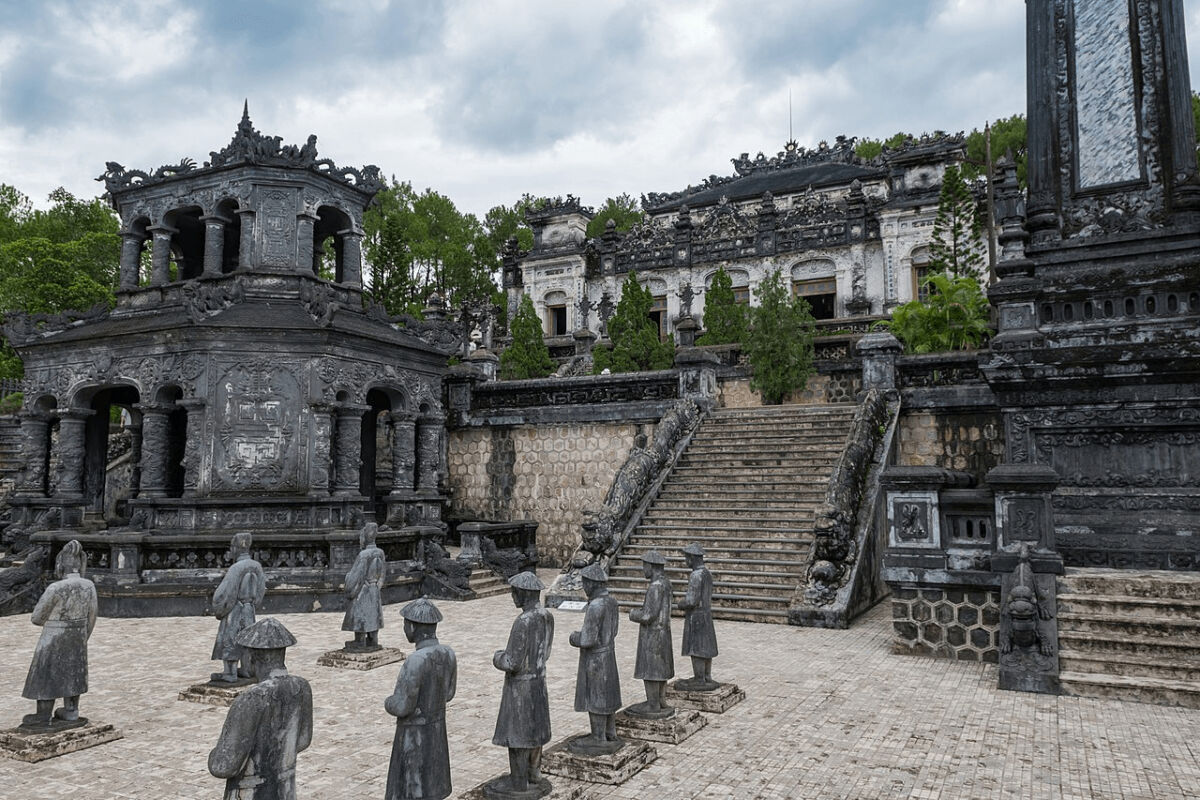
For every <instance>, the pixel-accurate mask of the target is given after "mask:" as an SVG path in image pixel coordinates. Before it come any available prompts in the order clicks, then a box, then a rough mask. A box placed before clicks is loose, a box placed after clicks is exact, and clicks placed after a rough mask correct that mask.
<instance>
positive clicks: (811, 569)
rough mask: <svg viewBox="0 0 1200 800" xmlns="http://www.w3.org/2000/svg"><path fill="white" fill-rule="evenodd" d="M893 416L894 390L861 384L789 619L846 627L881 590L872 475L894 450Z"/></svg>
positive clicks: (876, 484)
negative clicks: (862, 391)
mask: <svg viewBox="0 0 1200 800" xmlns="http://www.w3.org/2000/svg"><path fill="white" fill-rule="evenodd" d="M899 418H900V398H899V394H898V393H897V392H894V391H892V392H888V391H885V390H882V389H879V388H872V389H870V390H868V391H867V392H866V393H865V395H864V396H863V398H862V400H861V402H860V403H859V406H858V408H857V409H856V410H855V412H854V419H853V421H852V422H851V424H850V431H849V433H848V434H847V435H846V444H845V446H844V447H843V449H842V454H841V456H840V457H839V458H838V461H837V463H836V464H835V466H834V468H833V472H832V474H831V475H830V478H829V486H828V488H827V490H826V494H825V502H824V503H823V504H822V505H821V506H819V507H818V508H817V511H816V513H815V515H814V520H813V546H812V549H811V551H810V552H809V558H808V567H807V568H806V569H805V577H804V581H803V582H802V583H801V585H800V586H799V587H798V588H797V590H796V593H795V594H794V595H793V598H792V602H791V605H790V608H789V609H788V619H789V622H791V623H792V624H795V625H805V626H809V627H822V628H846V627H848V626H849V624H850V620H852V619H853V618H854V617H855V616H856V615H858V614H859V613H861V612H863V611H865V610H866V609H867V608H869V607H870V606H871V605H873V604H874V602H875V601H876V600H877V599H878V598H879V597H882V596H883V594H885V593H886V589H885V588H884V586H883V584H882V582H881V578H880V575H879V556H880V554H881V553H882V546H881V543H880V542H879V541H877V539H878V538H879V536H881V535H882V530H883V526H876V524H875V520H876V517H877V515H878V513H879V507H880V502H881V497H882V496H883V495H884V493H883V492H882V491H881V490H880V477H881V475H882V473H883V469H884V467H885V466H886V465H887V464H888V462H889V461H890V460H891V458H892V453H893V452H894V450H895V439H896V430H897V427H898V421H899ZM877 528H878V530H877Z"/></svg>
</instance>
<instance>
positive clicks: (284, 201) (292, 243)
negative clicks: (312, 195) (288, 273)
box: [259, 188, 297, 267]
mask: <svg viewBox="0 0 1200 800" xmlns="http://www.w3.org/2000/svg"><path fill="white" fill-rule="evenodd" d="M296 205H297V204H296V192H295V191H293V190H288V189H281V188H270V189H267V190H266V191H264V192H263V193H262V195H261V201H260V206H259V220H260V222H259V225H260V230H261V231H262V264H263V266H267V267H288V266H293V265H294V264H295V262H296Z"/></svg>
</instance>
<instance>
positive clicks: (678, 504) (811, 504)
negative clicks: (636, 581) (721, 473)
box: [653, 489, 819, 513]
mask: <svg viewBox="0 0 1200 800" xmlns="http://www.w3.org/2000/svg"><path fill="white" fill-rule="evenodd" d="M663 491H666V490H665V489H664V490H663ZM735 499H736V498H729V497H714V498H709V499H703V498H697V497H695V496H689V497H666V498H664V497H663V496H662V494H659V496H658V498H657V499H656V500H655V502H654V506H653V507H654V508H658V507H659V506H662V507H663V508H665V509H672V508H701V507H703V508H729V507H730V504H731V503H732V502H733V501H734V500H735ZM739 504H740V505H742V506H744V507H745V508H746V510H747V511H753V510H755V509H758V510H761V511H791V512H793V513H801V512H804V511H807V510H809V509H812V508H815V507H816V506H817V505H818V504H819V501H814V500H794V499H790V498H787V497H780V498H767V499H748V500H743V501H741V502H740V503H739Z"/></svg>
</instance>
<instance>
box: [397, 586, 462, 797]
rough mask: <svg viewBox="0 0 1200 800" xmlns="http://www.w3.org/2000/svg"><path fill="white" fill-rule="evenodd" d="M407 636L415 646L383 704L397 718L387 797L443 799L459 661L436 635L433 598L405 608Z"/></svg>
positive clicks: (439, 618)
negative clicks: (448, 710)
mask: <svg viewBox="0 0 1200 800" xmlns="http://www.w3.org/2000/svg"><path fill="white" fill-rule="evenodd" d="M400 616H402V617H403V618H404V636H405V638H407V639H408V640H409V641H410V642H412V643H413V644H414V645H416V649H415V651H414V652H413V654H412V655H411V656H409V657H408V658H407V659H405V661H404V666H403V667H401V668H400V677H399V678H398V679H397V680H396V689H395V691H393V692H392V694H391V696H389V697H388V698H387V699H386V700H385V701H384V703H383V707H384V708H385V709H386V710H387V712H388V713H389V714H391V715H392V716H393V717H395V718H396V736H395V738H394V739H393V740H392V760H391V764H390V765H389V766H388V777H387V789H386V794H385V795H384V797H385V799H386V800H441V798H443V797H447V796H449V794H450V792H451V788H450V745H449V742H448V741H447V739H446V704H447V703H449V702H450V701H451V700H453V699H454V691H455V688H456V686H457V682H458V664H457V661H456V660H455V657H454V651H453V650H451V649H450V648H449V647H447V646H446V645H444V644H441V643H439V642H438V640H437V626H438V623H439V622H441V621H442V612H440V611H438V608H437V606H435V605H434V604H433V603H432V602H430V601H429V600H428V599H426V598H424V597H422V598H420V599H418V600H414V601H412V602H411V603H409V604H408V605H406V606H405V607H404V608H403V609H401V610H400Z"/></svg>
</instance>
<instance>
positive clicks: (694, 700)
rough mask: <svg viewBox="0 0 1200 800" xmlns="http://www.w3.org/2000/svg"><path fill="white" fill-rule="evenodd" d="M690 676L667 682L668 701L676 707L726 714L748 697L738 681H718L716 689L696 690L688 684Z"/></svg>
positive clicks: (666, 696) (666, 695) (666, 697)
mask: <svg viewBox="0 0 1200 800" xmlns="http://www.w3.org/2000/svg"><path fill="white" fill-rule="evenodd" d="M690 680H691V679H690V678H680V679H678V680H674V681H671V682H670V683H668V684H667V691H666V694H665V695H664V699H665V700H666V702H668V703H670V704H671V705H673V706H675V707H676V708H691V709H695V710H696V711H704V712H706V713H709V714H724V713H725V712H726V711H728V710H729V709H731V708H733V707H734V706H736V705H737V704H738V703H740V702H742V701H743V700H745V699H746V693H745V692H744V691H742V690H741V689H739V688H738V685H737V684H736V683H718V684H717V688H716V689H712V690H699V691H698V690H695V689H692V688H690V687H689V686H688V683H689V681H690Z"/></svg>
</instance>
